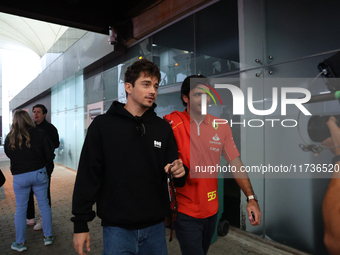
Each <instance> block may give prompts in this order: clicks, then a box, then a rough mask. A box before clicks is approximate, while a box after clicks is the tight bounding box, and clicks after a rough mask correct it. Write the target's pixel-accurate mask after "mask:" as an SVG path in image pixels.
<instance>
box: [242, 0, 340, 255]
mask: <svg viewBox="0 0 340 255" xmlns="http://www.w3.org/2000/svg"><path fill="white" fill-rule="evenodd" d="M238 3H239V33H240V62H241V70H242V72H241V73H240V77H241V89H242V91H243V92H244V94H245V95H246V93H247V88H248V87H253V88H254V89H253V91H255V92H254V99H253V101H257V102H258V103H257V104H256V107H257V108H258V109H269V108H270V106H271V104H272V102H273V95H272V88H273V87H276V88H277V89H278V91H279V93H280V90H281V88H292V87H298V88H304V89H308V90H309V91H310V92H311V94H312V95H319V94H320V93H325V92H329V90H328V88H327V86H326V85H325V83H324V81H323V79H322V78H321V77H319V79H317V81H316V82H315V83H314V84H313V86H312V87H310V85H311V83H312V81H313V79H314V78H315V77H317V76H318V75H319V73H320V71H319V70H318V64H319V63H320V62H322V61H324V60H325V59H327V58H329V57H330V56H332V55H334V54H335V53H336V52H338V51H339V50H340V47H339V45H338V44H337V43H336V42H337V37H339V34H338V33H336V32H335V31H338V28H339V26H340V23H339V16H338V15H335V14H334V13H335V12H336V10H337V9H339V7H340V3H339V2H337V1H331V2H328V4H327V6H325V5H324V2H323V1H321V0H315V1H307V0H302V1H298V2H297V1H292V0H288V1H284V2H280V1H261V2H259V1H248V0H243V1H238ZM332 13H333V14H332ZM307 78H308V79H307ZM279 96H280V94H279ZM295 97H297V95H295ZM280 105H281V99H280V98H279V100H278V108H277V111H275V112H274V113H273V114H271V115H270V116H262V120H264V121H266V120H269V119H280V120H282V119H293V120H297V121H298V123H299V129H298V127H292V128H286V127H283V126H282V125H276V126H275V127H271V126H268V125H267V126H266V125H265V126H264V127H263V128H261V129H254V128H242V130H241V144H242V150H241V157H242V160H243V162H244V163H245V164H246V165H250V166H259V165H260V164H263V165H272V166H280V165H296V166H300V165H304V164H324V163H327V164H328V163H330V162H331V159H332V156H333V154H332V153H331V152H330V151H329V150H327V149H324V150H323V151H322V152H321V153H318V155H316V154H315V153H314V152H312V151H307V152H306V151H303V150H302V149H301V148H300V146H301V145H311V144H315V145H320V143H316V142H313V141H312V140H311V139H310V137H309V135H308V127H307V123H308V121H309V119H310V116H306V115H304V114H302V113H301V114H300V116H299V110H298V109H297V107H293V106H292V107H287V114H286V115H285V116H283V115H282V113H281V112H280V110H282V109H281V107H280ZM304 107H305V108H306V109H307V110H308V111H310V113H311V114H312V115H333V114H338V112H339V109H340V107H339V102H337V101H328V102H321V103H313V104H306V105H304ZM298 116H299V119H298ZM255 117H256V118H257V119H259V117H260V118H261V116H255V115H254V114H252V113H251V112H249V111H248V112H247V113H246V114H245V115H244V116H242V117H241V118H242V120H245V121H248V120H250V119H253V118H255ZM264 177H266V178H261V179H257V178H256V179H255V178H254V179H252V183H253V186H254V187H255V188H254V189H255V191H256V192H257V193H258V195H259V197H260V199H259V200H260V202H261V203H260V206H261V209H262V213H263V214H262V218H263V219H262V224H261V226H260V227H257V228H253V227H252V226H250V224H249V223H247V230H249V231H251V232H255V233H260V232H262V235H263V236H266V237H268V238H270V239H273V240H275V241H277V242H280V243H282V244H286V245H289V246H292V247H294V248H297V249H300V250H303V251H305V252H308V253H312V254H327V251H326V249H325V246H324V244H323V229H324V226H323V219H322V199H323V196H324V194H325V192H326V189H327V186H328V183H329V179H328V178H323V179H318V178H312V176H307V175H306V176H305V177H303V178H268V175H264ZM326 177H327V176H326ZM328 177H329V178H330V177H331V176H330V175H328ZM242 200H243V199H242ZM243 206H244V207H243V210H245V204H244V205H243Z"/></svg>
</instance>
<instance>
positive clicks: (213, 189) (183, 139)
mask: <svg viewBox="0 0 340 255" xmlns="http://www.w3.org/2000/svg"><path fill="white" fill-rule="evenodd" d="M164 119H165V120H167V121H168V122H169V123H170V125H171V126H172V129H173V132H174V135H175V138H176V143H177V147H178V152H179V158H180V159H182V160H183V164H185V165H186V166H188V167H189V169H190V173H189V176H188V178H187V180H186V184H185V185H184V187H181V188H176V190H177V199H178V211H179V212H181V213H184V214H186V215H189V216H191V217H194V218H199V219H203V218H207V217H210V216H212V215H214V214H216V213H217V211H218V197H217V178H216V177H217V173H218V171H220V170H219V169H220V168H219V167H223V166H219V163H220V160H221V155H222V153H223V155H224V157H225V159H226V160H227V161H228V162H229V161H231V160H233V159H235V158H236V157H238V156H239V152H238V150H237V148H236V145H235V143H234V140H233V136H232V133H231V129H230V126H229V124H228V123H226V124H220V125H218V124H215V123H214V119H217V118H216V117H214V116H212V115H210V114H207V115H206V117H205V118H204V120H203V121H202V122H200V123H197V122H196V121H195V120H194V119H191V118H190V116H189V115H188V113H187V112H186V111H184V112H178V111H175V112H173V113H171V114H169V115H166V116H164ZM207 177H208V178H207Z"/></svg>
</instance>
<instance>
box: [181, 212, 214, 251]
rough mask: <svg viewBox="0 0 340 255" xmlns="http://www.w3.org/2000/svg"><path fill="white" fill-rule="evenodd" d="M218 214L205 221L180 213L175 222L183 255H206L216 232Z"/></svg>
mask: <svg viewBox="0 0 340 255" xmlns="http://www.w3.org/2000/svg"><path fill="white" fill-rule="evenodd" d="M216 221H217V213H216V214H215V215H213V216H211V217H208V218H205V219H196V218H193V217H190V216H188V215H185V214H183V213H178V215H177V219H176V221H175V231H176V237H177V239H178V242H179V245H180V247H181V251H182V255H192V254H195V255H205V254H207V253H208V250H209V246H210V243H211V239H212V237H213V235H214V233H215V230H216Z"/></svg>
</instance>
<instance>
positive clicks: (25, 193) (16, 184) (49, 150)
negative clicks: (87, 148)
mask: <svg viewBox="0 0 340 255" xmlns="http://www.w3.org/2000/svg"><path fill="white" fill-rule="evenodd" d="M53 151H54V149H53V145H52V143H51V141H50V139H49V138H48V137H47V135H46V134H45V133H44V132H43V131H41V130H38V129H37V128H35V127H34V123H33V121H32V119H31V118H30V116H29V115H28V113H27V112H26V111H24V110H17V111H15V113H14V117H13V124H12V129H11V131H10V132H9V134H8V135H7V137H6V140H5V153H6V155H7V157H9V158H10V161H11V172H12V174H13V189H14V193H15V202H16V205H17V207H16V212H15V231H16V239H15V242H13V243H12V246H11V248H12V249H13V250H16V251H19V252H22V251H24V250H26V249H27V248H26V244H25V241H26V213H27V201H28V197H29V194H30V190H31V188H32V189H33V191H34V193H35V195H36V198H37V201H38V205H39V209H40V213H41V216H42V218H43V230H44V236H45V238H44V243H45V245H50V244H52V242H53V237H52V215H51V208H50V206H49V205H48V199H47V188H48V176H47V171H46V163H47V162H49V161H50V160H52V159H53V155H54V154H53Z"/></svg>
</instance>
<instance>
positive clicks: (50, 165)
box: [26, 161, 54, 219]
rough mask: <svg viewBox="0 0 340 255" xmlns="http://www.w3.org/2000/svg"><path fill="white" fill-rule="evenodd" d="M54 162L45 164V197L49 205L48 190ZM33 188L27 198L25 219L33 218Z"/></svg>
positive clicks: (49, 195) (49, 194)
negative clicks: (46, 186)
mask: <svg viewBox="0 0 340 255" xmlns="http://www.w3.org/2000/svg"><path fill="white" fill-rule="evenodd" d="M53 168H54V164H53V161H52V162H51V163H48V164H47V165H46V169H47V176H48V188H47V198H48V204H49V206H50V207H51V191H50V186H51V175H52V172H53ZM33 194H34V193H33V190H32V189H31V192H30V196H29V199H28V204H27V216H26V217H27V219H34V218H35V208H34V197H33Z"/></svg>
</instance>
